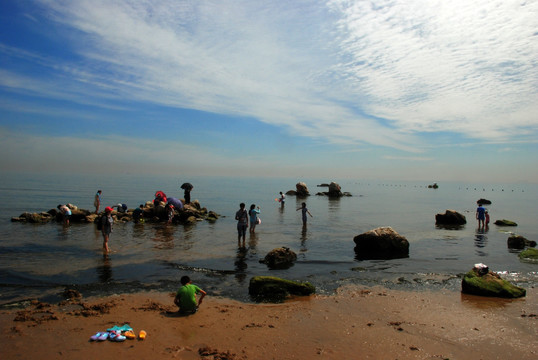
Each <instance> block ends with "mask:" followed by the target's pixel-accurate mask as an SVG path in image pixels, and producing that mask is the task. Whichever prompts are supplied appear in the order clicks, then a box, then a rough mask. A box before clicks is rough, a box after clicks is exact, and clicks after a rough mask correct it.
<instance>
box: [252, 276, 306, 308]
mask: <svg viewBox="0 0 538 360" xmlns="http://www.w3.org/2000/svg"><path fill="white" fill-rule="evenodd" d="M248 292H249V294H250V295H251V296H252V297H253V298H254V299H255V300H256V301H261V302H282V301H284V300H285V299H286V298H287V297H288V296H290V295H298V296H308V295H312V294H314V293H315V292H316V288H315V287H314V285H312V284H310V283H309V282H298V281H293V280H286V279H281V278H278V277H275V276H254V277H253V278H251V279H250V283H249V287H248Z"/></svg>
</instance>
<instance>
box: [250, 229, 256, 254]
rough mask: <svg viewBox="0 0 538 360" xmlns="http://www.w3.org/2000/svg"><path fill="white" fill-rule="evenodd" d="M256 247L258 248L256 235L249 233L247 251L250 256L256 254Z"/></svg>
mask: <svg viewBox="0 0 538 360" xmlns="http://www.w3.org/2000/svg"><path fill="white" fill-rule="evenodd" d="M256 246H258V233H256V232H251V233H249V237H248V250H249V252H250V255H254V254H256Z"/></svg>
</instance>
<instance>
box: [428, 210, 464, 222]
mask: <svg viewBox="0 0 538 360" xmlns="http://www.w3.org/2000/svg"><path fill="white" fill-rule="evenodd" d="M435 223H436V224H437V225H465V224H467V219H466V218H465V215H462V214H460V213H459V212H457V211H455V210H445V213H444V214H437V215H435Z"/></svg>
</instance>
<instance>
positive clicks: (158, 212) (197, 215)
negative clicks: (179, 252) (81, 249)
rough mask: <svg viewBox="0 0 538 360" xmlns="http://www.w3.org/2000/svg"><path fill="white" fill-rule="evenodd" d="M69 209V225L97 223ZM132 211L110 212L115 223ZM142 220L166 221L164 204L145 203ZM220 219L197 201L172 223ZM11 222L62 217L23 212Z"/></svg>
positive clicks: (92, 216) (85, 213)
mask: <svg viewBox="0 0 538 360" xmlns="http://www.w3.org/2000/svg"><path fill="white" fill-rule="evenodd" d="M68 207H69V208H70V209H71V218H70V222H71V223H90V224H91V223H95V222H97V221H98V219H99V217H100V215H101V214H102V213H101V214H99V215H98V214H95V213H93V212H90V211H89V210H85V209H80V208H78V207H76V206H75V205H71V204H68ZM133 210H134V209H128V210H127V211H126V212H124V213H122V212H118V211H117V210H114V211H112V217H113V218H114V221H116V222H129V221H133ZM142 211H143V219H145V221H149V222H161V221H167V220H168V217H167V211H166V204H165V203H164V202H160V203H159V202H158V203H157V204H156V205H154V203H153V201H147V202H146V203H145V205H144V207H143V209H142ZM219 217H220V215H219V214H217V213H216V212H214V211H208V210H207V209H206V208H205V207H202V206H201V205H200V202H199V201H198V200H195V201H193V202H191V203H190V204H187V205H184V207H183V209H176V210H175V211H174V217H173V219H172V222H173V223H176V224H195V223H196V222H197V221H200V220H208V221H216V220H217V219H218V218H219ZM11 221H13V222H25V223H33V224H44V223H48V222H51V221H57V222H62V221H63V216H62V214H61V213H60V212H59V211H57V209H51V210H49V211H47V212H42V213H29V212H25V213H22V214H21V215H19V216H18V217H13V218H11Z"/></svg>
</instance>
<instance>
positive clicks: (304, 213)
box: [297, 203, 313, 226]
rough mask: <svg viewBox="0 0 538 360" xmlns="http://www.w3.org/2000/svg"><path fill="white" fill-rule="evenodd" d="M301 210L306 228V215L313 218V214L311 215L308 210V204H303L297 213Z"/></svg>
mask: <svg viewBox="0 0 538 360" xmlns="http://www.w3.org/2000/svg"><path fill="white" fill-rule="evenodd" d="M299 210H301V212H302V215H303V226H306V214H308V215H310V217H313V216H312V214H310V211H308V209H307V208H306V203H302V204H301V207H300V208H298V209H297V211H299Z"/></svg>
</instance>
